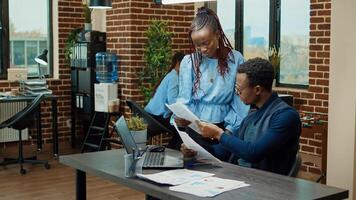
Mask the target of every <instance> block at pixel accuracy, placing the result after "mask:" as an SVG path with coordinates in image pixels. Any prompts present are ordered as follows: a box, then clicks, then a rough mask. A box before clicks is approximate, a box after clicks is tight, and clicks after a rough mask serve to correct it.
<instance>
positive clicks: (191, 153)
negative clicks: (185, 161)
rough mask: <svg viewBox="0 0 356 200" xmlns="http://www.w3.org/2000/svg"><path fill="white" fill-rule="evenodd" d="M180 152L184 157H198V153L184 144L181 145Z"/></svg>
mask: <svg viewBox="0 0 356 200" xmlns="http://www.w3.org/2000/svg"><path fill="white" fill-rule="evenodd" d="M180 151H181V152H182V154H183V156H184V157H187V158H190V157H194V156H196V155H197V152H196V151H194V150H192V149H188V148H187V146H185V144H184V143H183V144H181V145H180Z"/></svg>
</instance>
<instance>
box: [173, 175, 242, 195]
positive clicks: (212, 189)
mask: <svg viewBox="0 0 356 200" xmlns="http://www.w3.org/2000/svg"><path fill="white" fill-rule="evenodd" d="M246 186H249V184H246V183H245V182H242V181H235V180H230V179H222V178H217V177H207V178H203V179H200V180H195V181H192V182H189V183H185V184H182V185H178V186H172V187H169V189H170V190H172V191H176V192H183V193H188V194H193V195H196V196H200V197H214V196H216V195H218V194H221V193H223V192H226V191H229V190H234V189H237V188H242V187H246Z"/></svg>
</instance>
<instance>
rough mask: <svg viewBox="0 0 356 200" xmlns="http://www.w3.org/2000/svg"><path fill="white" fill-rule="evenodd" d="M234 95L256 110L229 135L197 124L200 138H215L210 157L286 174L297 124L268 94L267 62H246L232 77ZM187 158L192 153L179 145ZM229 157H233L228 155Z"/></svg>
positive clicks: (295, 142) (294, 115)
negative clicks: (231, 160)
mask: <svg viewBox="0 0 356 200" xmlns="http://www.w3.org/2000/svg"><path fill="white" fill-rule="evenodd" d="M236 78H237V81H236V82H237V84H236V86H235V91H236V93H237V94H238V95H239V96H240V98H241V100H242V101H243V102H244V103H245V104H248V105H251V106H252V107H255V108H256V109H254V110H251V112H250V113H249V114H248V115H247V116H246V118H245V119H244V120H243V121H242V123H241V126H240V128H239V129H238V130H237V131H236V132H234V133H233V134H229V132H224V131H223V130H222V129H221V128H219V127H217V126H215V125H213V124H210V123H204V122H201V123H199V128H200V130H201V131H202V136H203V137H206V138H211V139H217V140H218V141H219V144H217V145H214V146H213V152H212V153H213V154H214V155H215V156H217V157H218V158H220V159H222V160H228V158H229V157H230V159H231V158H232V157H234V158H235V162H237V164H238V165H240V166H245V167H252V168H257V169H261V170H266V171H271V172H274V173H278V174H284V175H287V174H288V172H289V171H290V169H291V167H292V165H293V162H294V160H295V157H296V153H297V151H298V144H299V136H300V131H301V122H300V117H299V114H298V112H297V111H296V110H295V109H294V108H292V107H290V106H288V105H287V104H286V103H285V102H284V101H282V100H281V99H280V98H279V97H278V95H277V94H276V93H274V92H273V91H272V82H273V79H274V70H273V67H272V65H271V63H270V62H269V61H268V60H264V59H261V58H254V59H250V60H248V61H247V62H245V63H243V64H242V65H241V66H240V67H239V69H238V74H237V76H236ZM181 150H182V152H183V154H185V155H187V156H192V155H195V154H196V152H194V151H192V150H190V149H187V148H186V147H185V146H184V145H182V147H181ZM232 155H233V156H232Z"/></svg>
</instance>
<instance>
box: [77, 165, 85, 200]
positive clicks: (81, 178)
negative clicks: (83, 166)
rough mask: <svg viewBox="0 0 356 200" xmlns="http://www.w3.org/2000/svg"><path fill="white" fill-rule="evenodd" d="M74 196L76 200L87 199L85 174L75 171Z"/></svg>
mask: <svg viewBox="0 0 356 200" xmlns="http://www.w3.org/2000/svg"><path fill="white" fill-rule="evenodd" d="M76 179H77V180H76V195H77V198H76V199H77V200H86V199H87V189H86V176H85V172H83V171H80V170H79V169H77V170H76Z"/></svg>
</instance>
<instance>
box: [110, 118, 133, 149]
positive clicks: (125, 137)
mask: <svg viewBox="0 0 356 200" xmlns="http://www.w3.org/2000/svg"><path fill="white" fill-rule="evenodd" d="M115 128H116V132H117V133H118V134H119V135H120V138H121V142H122V144H123V145H124V147H125V149H126V152H127V153H128V154H132V153H133V149H138V148H137V145H136V142H135V140H134V139H133V137H132V135H131V132H130V130H129V127H127V124H126V120H125V118H124V116H121V117H120V119H118V120H117V121H116V123H115Z"/></svg>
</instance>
